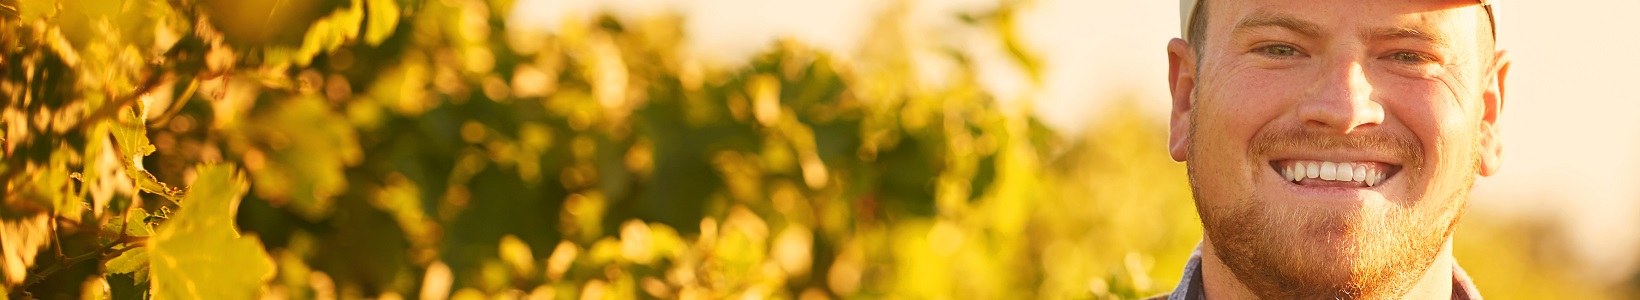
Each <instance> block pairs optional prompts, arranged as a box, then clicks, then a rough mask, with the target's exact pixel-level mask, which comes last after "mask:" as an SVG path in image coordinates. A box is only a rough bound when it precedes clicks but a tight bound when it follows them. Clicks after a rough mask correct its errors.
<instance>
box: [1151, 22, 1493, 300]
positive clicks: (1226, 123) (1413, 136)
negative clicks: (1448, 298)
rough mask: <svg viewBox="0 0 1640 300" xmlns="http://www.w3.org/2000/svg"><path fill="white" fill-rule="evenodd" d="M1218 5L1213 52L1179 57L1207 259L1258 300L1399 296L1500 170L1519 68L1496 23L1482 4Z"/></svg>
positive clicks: (1181, 47)
mask: <svg viewBox="0 0 1640 300" xmlns="http://www.w3.org/2000/svg"><path fill="white" fill-rule="evenodd" d="M1209 2H1211V4H1210V5H1208V6H1207V7H1206V10H1205V11H1204V13H1205V14H1206V15H1205V17H1206V20H1207V21H1206V22H1207V23H1206V24H1205V25H1206V26H1205V27H1201V28H1203V29H1204V30H1205V31H1204V33H1205V37H1206V39H1205V40H1204V41H1199V42H1201V43H1200V44H1199V45H1189V44H1186V43H1185V42H1184V41H1181V40H1175V41H1174V42H1173V43H1172V44H1170V45H1169V52H1170V56H1171V60H1172V67H1173V74H1172V75H1173V76H1172V78H1171V79H1172V87H1173V95H1174V105H1173V106H1174V109H1173V120H1172V125H1171V126H1172V136H1171V141H1170V143H1171V149H1172V155H1173V157H1174V158H1175V159H1177V160H1180V161H1186V162H1187V165H1188V169H1189V174H1190V182H1191V187H1192V188H1193V191H1194V194H1195V199H1196V205H1197V210H1198V212H1199V214H1200V216H1201V218H1202V222H1203V227H1204V228H1205V229H1206V233H1207V244H1208V245H1209V247H1210V248H1211V249H1210V251H1212V252H1214V253H1216V256H1217V257H1218V258H1219V260H1221V261H1223V262H1224V264H1225V266H1226V267H1228V269H1230V271H1232V272H1233V273H1234V274H1235V276H1236V278H1237V279H1239V281H1240V282H1241V283H1242V284H1243V285H1245V286H1246V287H1248V288H1249V289H1251V290H1252V291H1254V292H1256V293H1259V294H1260V296H1262V297H1264V298H1395V297H1398V296H1400V295H1401V294H1402V293H1404V292H1405V289H1406V288H1408V287H1409V286H1410V285H1412V283H1413V282H1414V281H1416V280H1417V279H1418V278H1419V276H1422V275H1423V274H1424V272H1425V271H1426V269H1427V268H1428V267H1429V265H1430V263H1431V262H1432V261H1433V260H1434V259H1435V258H1436V256H1437V255H1438V254H1439V253H1440V252H1441V249H1442V248H1443V247H1444V246H1445V245H1446V244H1447V243H1448V241H1449V240H1450V236H1451V234H1452V230H1453V228H1454V225H1455V224H1456V223H1457V219H1458V218H1459V216H1461V215H1462V213H1463V210H1464V208H1465V207H1466V205H1467V199H1468V192H1469V189H1470V187H1471V185H1472V183H1473V181H1474V178H1475V176H1476V175H1488V174H1490V173H1491V172H1494V171H1496V170H1497V168H1498V156H1499V154H1500V153H1501V146H1500V145H1499V144H1498V142H1497V134H1498V133H1497V129H1496V126H1495V125H1496V124H1495V122H1496V117H1497V115H1498V113H1499V110H1500V109H1501V107H1502V92H1501V88H1500V87H1501V86H1502V80H1501V79H1502V77H1503V76H1502V74H1505V73H1506V72H1507V71H1506V70H1507V65H1508V64H1507V60H1506V59H1504V58H1503V56H1501V55H1498V52H1496V51H1494V50H1493V49H1492V47H1491V40H1490V35H1491V32H1490V30H1491V29H1490V28H1489V25H1488V24H1489V23H1488V16H1487V15H1486V14H1487V13H1486V12H1485V11H1483V10H1481V9H1480V7H1479V6H1478V5H1476V4H1475V2H1474V1H1473V0H1470V1H1435V0H1386V1H1306V0H1252V1H1209ZM1477 20H1478V21H1477ZM1198 22H1200V21H1198ZM1197 51H1199V52H1197ZM1198 55H1199V56H1198Z"/></svg>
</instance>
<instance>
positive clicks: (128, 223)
mask: <svg viewBox="0 0 1640 300" xmlns="http://www.w3.org/2000/svg"><path fill="white" fill-rule="evenodd" d="M147 219H148V213H147V212H145V211H143V210H141V209H132V210H131V211H130V212H127V213H126V214H125V215H124V216H117V217H114V218H113V219H110V220H109V221H108V222H107V223H103V225H102V229H103V232H104V235H113V236H112V237H110V238H113V239H118V238H119V236H118V235H119V234H121V233H124V234H125V235H126V236H131V237H147V236H152V235H154V230H153V228H152V227H149V226H148V222H147V221H146V220H147Z"/></svg>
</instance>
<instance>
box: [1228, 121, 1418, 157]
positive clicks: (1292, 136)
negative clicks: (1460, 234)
mask: <svg viewBox="0 0 1640 300" xmlns="http://www.w3.org/2000/svg"><path fill="white" fill-rule="evenodd" d="M1280 149H1305V150H1322V151H1324V150H1340V149H1350V150H1357V151H1363V150H1364V151H1370V152H1377V153H1388V154H1390V155H1394V156H1396V157H1400V158H1402V159H1403V160H1404V162H1405V163H1409V164H1411V163H1414V162H1418V161H1420V160H1421V159H1420V158H1422V156H1421V154H1420V153H1422V152H1421V151H1420V149H1423V143H1422V142H1419V141H1418V139H1417V138H1416V137H1413V136H1411V135H1410V134H1405V133H1395V132H1390V131H1384V130H1369V131H1365V132H1362V133H1357V134H1347V135H1346V134H1338V133H1336V132H1328V131H1325V130H1321V129H1315V128H1306V127H1286V128H1280V129H1274V130H1267V131H1264V132H1261V133H1259V134H1258V135H1257V136H1254V137H1253V141H1252V144H1251V148H1250V149H1249V151H1251V152H1252V154H1253V155H1258V156H1264V155H1268V154H1270V153H1271V152H1275V151H1276V150H1280Z"/></svg>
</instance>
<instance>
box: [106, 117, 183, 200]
mask: <svg viewBox="0 0 1640 300" xmlns="http://www.w3.org/2000/svg"><path fill="white" fill-rule="evenodd" d="M147 116H148V105H147V103H144V102H142V101H138V102H137V103H136V104H133V105H132V106H131V107H127V108H122V109H120V114H119V119H118V120H115V122H114V123H113V126H111V128H110V130H109V131H111V132H112V133H113V134H114V143H115V144H117V145H116V146H117V147H114V149H115V151H118V154H119V157H120V164H121V165H123V166H125V173H126V174H127V175H130V176H131V179H132V180H136V185H137V188H140V189H142V190H143V191H145V192H149V193H154V194H156V195H160V196H163V197H165V198H166V199H170V200H171V201H176V200H177V199H180V198H182V190H180V189H177V188H175V187H171V186H169V185H166V184H165V183H164V182H160V181H159V178H157V177H154V174H152V173H148V170H147V169H145V168H143V166H142V157H144V156H148V154H152V153H154V145H153V144H150V143H149V142H148V126H147V125H146V123H145V121H143V120H145V119H146V118H147Z"/></svg>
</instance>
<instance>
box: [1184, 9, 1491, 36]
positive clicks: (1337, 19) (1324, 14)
mask: <svg viewBox="0 0 1640 300" xmlns="http://www.w3.org/2000/svg"><path fill="white" fill-rule="evenodd" d="M1210 2H1212V3H1211V5H1208V6H1207V11H1206V13H1207V15H1208V19H1210V20H1211V21H1208V22H1207V25H1208V27H1209V28H1208V29H1207V35H1209V36H1225V35H1230V34H1233V33H1236V32H1238V29H1245V28H1238V27H1246V26H1247V25H1249V24H1250V23H1252V24H1257V25H1294V24H1302V25H1307V28H1305V29H1311V30H1313V31H1315V32H1311V33H1314V34H1318V35H1324V36H1326V37H1334V36H1339V35H1351V34H1355V33H1362V34H1365V33H1367V32H1372V31H1378V32H1383V31H1386V30H1389V31H1394V30H1401V29H1411V30H1417V31H1419V32H1421V33H1424V34H1427V35H1430V36H1433V37H1436V38H1439V39H1441V40H1446V41H1451V42H1454V43H1457V44H1471V45H1472V44H1473V43H1467V42H1466V41H1477V40H1478V39H1480V37H1479V34H1480V30H1481V29H1483V28H1481V26H1480V24H1479V22H1478V21H1480V20H1484V19H1482V18H1484V16H1483V15H1481V14H1484V13H1485V12H1482V11H1480V9H1479V5H1478V4H1477V3H1476V2H1475V1H1474V0H1361V1H1352V0H1225V1H1210ZM1272 20H1273V21H1276V22H1270V21H1272ZM1278 27H1283V28H1287V29H1294V28H1293V26H1278ZM1210 39H1211V38H1210Z"/></svg>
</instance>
